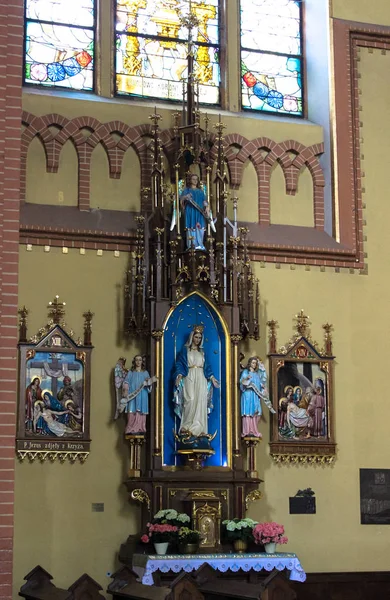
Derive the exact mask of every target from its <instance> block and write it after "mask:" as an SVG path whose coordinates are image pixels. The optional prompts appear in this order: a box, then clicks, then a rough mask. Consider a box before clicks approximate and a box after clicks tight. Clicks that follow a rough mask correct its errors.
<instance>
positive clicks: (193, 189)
mask: <svg viewBox="0 0 390 600" xmlns="http://www.w3.org/2000/svg"><path fill="white" fill-rule="evenodd" d="M180 203H181V206H182V209H183V210H184V227H185V231H186V240H187V248H191V247H195V250H205V247H204V243H203V238H204V233H205V230H206V222H207V223H210V226H211V228H212V229H213V231H215V226H214V222H213V219H212V215H211V211H210V206H209V203H208V202H207V199H206V196H205V193H204V191H203V189H202V187H201V185H200V181H199V177H198V176H197V175H196V174H192V175H191V174H190V175H189V176H188V178H187V183H186V187H185V188H184V190H183V192H182V194H181V196H180Z"/></svg>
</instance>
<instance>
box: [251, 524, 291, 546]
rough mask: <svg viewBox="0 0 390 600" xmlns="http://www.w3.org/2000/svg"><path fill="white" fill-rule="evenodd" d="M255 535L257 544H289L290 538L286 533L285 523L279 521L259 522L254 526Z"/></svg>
mask: <svg viewBox="0 0 390 600" xmlns="http://www.w3.org/2000/svg"><path fill="white" fill-rule="evenodd" d="M253 537H254V539H255V542H256V544H270V543H272V542H275V543H276V544H287V542H288V539H287V538H286V537H285V535H284V527H283V525H278V523H273V522H272V523H258V524H257V525H256V526H255V527H254V528H253Z"/></svg>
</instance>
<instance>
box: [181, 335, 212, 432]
mask: <svg viewBox="0 0 390 600" xmlns="http://www.w3.org/2000/svg"><path fill="white" fill-rule="evenodd" d="M203 330H204V328H203V326H202V325H199V326H195V327H194V329H193V331H192V332H191V334H190V336H189V338H188V340H187V342H186V343H185V345H184V346H183V348H182V350H181V351H180V352H179V354H178V355H177V357H176V363H175V369H174V374H173V378H174V398H173V401H174V410H175V414H176V415H177V416H178V417H179V418H180V428H179V435H180V436H183V435H184V436H188V435H189V436H191V437H192V438H197V437H205V436H207V435H208V423H207V417H208V414H209V413H210V412H211V411H212V408H213V405H212V395H213V387H219V383H218V381H217V379H216V378H215V377H214V375H213V372H212V368H211V365H210V361H209V360H208V358H207V354H206V353H205V350H204V348H203V340H204V333H203Z"/></svg>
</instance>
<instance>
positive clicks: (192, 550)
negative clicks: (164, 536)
mask: <svg viewBox="0 0 390 600" xmlns="http://www.w3.org/2000/svg"><path fill="white" fill-rule="evenodd" d="M198 549H199V543H198V542H195V543H194V544H179V552H180V554H196V553H197V552H198Z"/></svg>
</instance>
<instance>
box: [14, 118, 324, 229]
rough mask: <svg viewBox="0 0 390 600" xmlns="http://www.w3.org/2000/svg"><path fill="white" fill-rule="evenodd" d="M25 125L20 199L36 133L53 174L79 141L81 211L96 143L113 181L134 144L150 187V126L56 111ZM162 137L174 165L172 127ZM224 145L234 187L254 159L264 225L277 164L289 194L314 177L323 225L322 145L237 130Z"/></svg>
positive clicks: (86, 204)
mask: <svg viewBox="0 0 390 600" xmlns="http://www.w3.org/2000/svg"><path fill="white" fill-rule="evenodd" d="M23 123H24V125H25V129H24V131H23V132H22V153H21V194H22V199H25V187H26V161H27V151H28V147H29V144H30V143H31V140H32V139H33V138H34V137H35V136H39V137H40V139H41V141H42V143H43V146H44V150H45V154H46V168H47V170H48V171H49V172H52V173H56V172H57V171H58V165H59V157H60V153H61V150H62V148H63V146H64V144H65V143H66V142H67V141H69V140H71V141H72V143H73V144H74V145H75V148H76V152H77V156H78V163H79V181H78V203H79V208H80V210H89V196H90V167H91V156H92V152H93V150H94V148H96V146H97V145H98V144H102V146H103V148H104V150H105V152H106V154H107V158H108V163H109V176H110V177H112V178H114V179H119V178H120V176H121V172H122V165H123V158H124V155H125V153H126V152H127V150H128V149H129V148H130V147H132V148H133V149H134V150H135V152H136V154H137V156H138V160H139V164H140V170H141V187H142V188H147V187H150V177H151V173H152V170H153V158H152V155H151V152H150V149H149V140H148V138H150V136H152V134H153V127H152V125H151V124H148V123H146V124H142V125H136V126H134V127H131V126H129V125H127V124H126V123H123V122H122V121H118V120H113V121H109V122H107V123H101V122H100V121H99V120H98V119H95V118H93V117H90V116H82V117H77V118H74V119H67V118H66V117H64V116H62V115H58V114H56V113H51V114H47V115H44V116H43V117H36V116H35V115H33V114H31V113H28V112H24V113H23ZM53 125H54V126H56V127H57V128H58V130H57V131H55V132H53V131H52V130H51V128H52V127H53ZM85 128H88V129H89V130H90V132H91V134H90V135H89V136H85V135H84V134H83V132H82V130H83V129H85ZM115 133H117V134H119V135H120V137H119V139H117V138H116V137H114V135H113V134H115ZM160 138H161V144H162V149H163V152H164V154H165V156H166V157H167V159H168V162H169V166H170V168H171V169H173V156H174V150H175V132H174V129H173V128H168V129H165V130H162V131H161V132H160ZM215 139H216V138H215V134H213V135H212V136H210V141H211V142H212V146H211V149H210V158H211V159H215V157H216V153H217V148H216V146H215ZM223 144H224V147H225V156H226V165H227V169H228V171H229V179H230V185H231V187H232V188H233V189H238V188H239V186H240V184H241V181H242V175H243V169H244V166H245V163H246V161H247V160H250V161H251V162H252V164H253V166H254V168H255V171H256V174H257V178H258V214H259V222H260V223H263V224H269V223H270V180H271V170H272V167H273V165H274V164H275V162H278V163H279V164H280V166H281V168H282V170H283V174H284V178H285V182H286V193H287V194H290V195H294V194H295V193H296V191H297V186H298V178H299V173H300V171H301V170H302V169H303V168H308V169H309V171H310V174H311V177H312V180H313V197H314V222H315V227H316V228H317V229H323V227H324V185H325V181H324V174H323V171H322V168H321V165H320V163H319V160H318V156H319V155H320V154H322V152H323V144H314V145H312V146H305V145H303V144H301V143H300V142H298V141H296V140H286V141H284V142H279V143H278V142H275V141H274V140H271V139H269V138H267V137H259V138H256V139H254V140H248V139H247V138H245V137H244V136H243V135H241V134H238V133H231V134H228V135H226V136H225V137H224V138H223ZM149 200H150V198H143V202H144V203H145V202H146V203H148V202H149ZM142 208H143V209H145V208H147V205H145V206H144V205H142Z"/></svg>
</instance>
